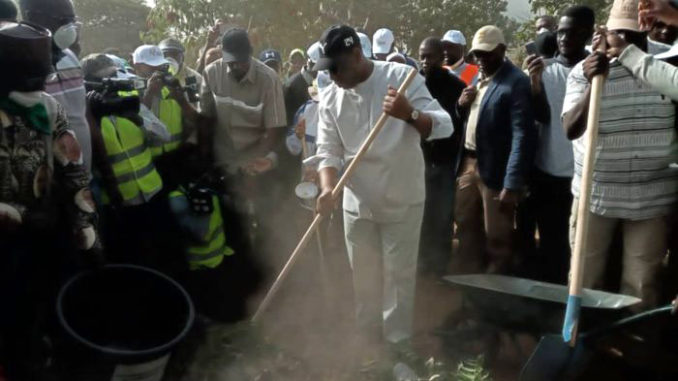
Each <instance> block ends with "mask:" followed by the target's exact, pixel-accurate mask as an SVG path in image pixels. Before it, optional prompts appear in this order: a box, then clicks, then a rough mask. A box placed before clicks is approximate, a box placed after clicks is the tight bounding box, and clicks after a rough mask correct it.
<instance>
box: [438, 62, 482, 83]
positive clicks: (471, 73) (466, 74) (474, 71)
mask: <svg viewBox="0 0 678 381" xmlns="http://www.w3.org/2000/svg"><path fill="white" fill-rule="evenodd" d="M443 67H444V68H445V69H447V70H449V71H450V72H452V73H454V75H457V74H456V73H455V72H454V69H452V66H443ZM479 72H480V70H479V69H478V66H476V65H471V64H466V67H465V68H464V71H463V72H462V73H461V75H459V76H458V77H459V79H461V80H462V81H463V82H464V83H465V84H466V86H471V85H472V84H473V80H474V79H475V78H476V76H477V75H478V73H479Z"/></svg>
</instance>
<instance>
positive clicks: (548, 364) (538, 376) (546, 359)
mask: <svg viewBox="0 0 678 381" xmlns="http://www.w3.org/2000/svg"><path fill="white" fill-rule="evenodd" d="M591 357H592V354H591V353H590V352H589V351H588V350H586V349H585V348H584V346H583V345H582V344H577V345H576V346H575V347H574V348H572V347H570V345H569V344H568V343H566V342H564V341H563V338H562V337H560V336H557V335H549V336H544V337H542V338H541V340H540V341H539V345H538V346H537V348H536V349H535V350H534V352H533V353H532V356H530V359H529V360H528V361H527V364H525V366H524V367H523V370H522V372H521V374H520V380H521V381H570V380H576V379H577V377H578V376H579V375H580V374H581V373H582V372H583V371H584V370H585V369H586V367H587V363H588V362H589V360H590V359H591Z"/></svg>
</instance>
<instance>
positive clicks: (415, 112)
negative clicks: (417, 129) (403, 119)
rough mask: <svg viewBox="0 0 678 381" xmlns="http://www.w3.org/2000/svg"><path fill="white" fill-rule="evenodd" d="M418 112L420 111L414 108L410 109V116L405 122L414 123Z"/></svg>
mask: <svg viewBox="0 0 678 381" xmlns="http://www.w3.org/2000/svg"><path fill="white" fill-rule="evenodd" d="M420 114H421V113H420V112H419V110H417V109H416V108H415V109H414V110H412V114H410V118H409V119H408V120H407V123H409V124H414V123H415V122H416V121H417V120H418V119H419V115H420Z"/></svg>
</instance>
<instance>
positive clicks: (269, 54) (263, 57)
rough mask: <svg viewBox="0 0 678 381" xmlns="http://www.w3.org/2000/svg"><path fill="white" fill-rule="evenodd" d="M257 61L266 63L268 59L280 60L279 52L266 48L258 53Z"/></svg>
mask: <svg viewBox="0 0 678 381" xmlns="http://www.w3.org/2000/svg"><path fill="white" fill-rule="evenodd" d="M259 61H261V62H263V63H266V62H268V61H276V62H282V56H280V52H278V51H277V50H275V49H266V50H264V51H263V52H261V53H260V54H259Z"/></svg>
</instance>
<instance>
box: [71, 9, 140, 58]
mask: <svg viewBox="0 0 678 381" xmlns="http://www.w3.org/2000/svg"><path fill="white" fill-rule="evenodd" d="M73 4H74V6H75V12H76V13H77V15H78V17H79V19H80V21H82V23H83V29H82V32H81V34H80V36H81V37H80V40H81V45H82V53H83V55H85V54H89V53H98V52H101V51H103V50H104V49H107V48H117V49H120V51H121V53H122V55H125V54H128V53H130V52H132V51H133V50H134V49H135V48H136V47H137V46H139V45H140V44H141V40H140V38H139V34H140V32H141V31H142V30H143V29H145V26H146V17H147V16H148V13H149V11H150V9H149V8H148V7H147V6H146V5H145V3H144V1H143V0H105V1H102V0H74V1H73Z"/></svg>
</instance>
